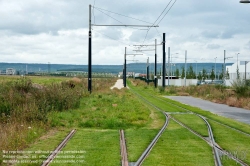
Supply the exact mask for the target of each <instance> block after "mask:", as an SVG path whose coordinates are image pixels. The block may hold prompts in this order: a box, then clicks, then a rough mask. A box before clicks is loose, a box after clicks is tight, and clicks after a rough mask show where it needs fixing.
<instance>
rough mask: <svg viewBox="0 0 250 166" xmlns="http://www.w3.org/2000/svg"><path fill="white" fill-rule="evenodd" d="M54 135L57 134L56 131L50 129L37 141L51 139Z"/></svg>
mask: <svg viewBox="0 0 250 166" xmlns="http://www.w3.org/2000/svg"><path fill="white" fill-rule="evenodd" d="M56 133H58V130H57V129H51V130H49V131H48V132H47V133H46V134H45V135H43V136H41V137H40V138H39V139H38V140H39V141H41V140H46V139H48V138H51V137H53V136H54V135H55V134H56Z"/></svg>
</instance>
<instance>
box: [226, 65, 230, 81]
mask: <svg viewBox="0 0 250 166" xmlns="http://www.w3.org/2000/svg"><path fill="white" fill-rule="evenodd" d="M226 79H230V78H229V72H228V68H227V74H226Z"/></svg>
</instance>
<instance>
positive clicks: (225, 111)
mask: <svg viewBox="0 0 250 166" xmlns="http://www.w3.org/2000/svg"><path fill="white" fill-rule="evenodd" d="M166 97H167V98H170V99H173V100H176V101H179V102H181V103H184V104H188V105H192V106H195V107H199V108H201V109H203V110H207V111H210V112H212V113H214V114H217V115H221V116H224V117H228V118H231V119H235V120H237V121H240V122H243V123H247V124H250V110H246V109H242V108H235V107H229V106H228V105H225V104H217V103H213V102H210V101H206V100H202V99H199V98H194V97H191V96H166Z"/></svg>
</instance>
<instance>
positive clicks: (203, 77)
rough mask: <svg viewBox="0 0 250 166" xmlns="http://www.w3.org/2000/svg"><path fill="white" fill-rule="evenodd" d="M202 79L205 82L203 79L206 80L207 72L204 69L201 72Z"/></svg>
mask: <svg viewBox="0 0 250 166" xmlns="http://www.w3.org/2000/svg"><path fill="white" fill-rule="evenodd" d="M201 76H202V79H203V81H205V79H206V78H207V71H206V70H205V69H203V70H202V75H201Z"/></svg>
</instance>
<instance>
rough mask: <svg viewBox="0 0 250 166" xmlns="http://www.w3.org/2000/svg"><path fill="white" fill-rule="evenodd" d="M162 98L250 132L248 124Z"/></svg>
mask: <svg viewBox="0 0 250 166" xmlns="http://www.w3.org/2000/svg"><path fill="white" fill-rule="evenodd" d="M164 100H166V101H168V102H170V103H173V104H176V105H178V106H180V107H182V108H184V109H188V110H191V111H192V112H194V113H197V114H200V115H202V116H204V117H206V118H209V119H211V120H214V121H217V122H220V123H222V124H225V125H228V126H230V127H233V128H235V129H238V130H240V131H243V132H245V133H248V134H250V125H248V124H245V123H242V122H238V121H236V120H233V119H230V118H226V117H223V116H219V115H216V114H213V113H211V112H209V111H205V110H202V109H200V108H197V107H193V106H190V105H186V104H182V103H179V102H177V101H174V100H171V99H168V98H164Z"/></svg>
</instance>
